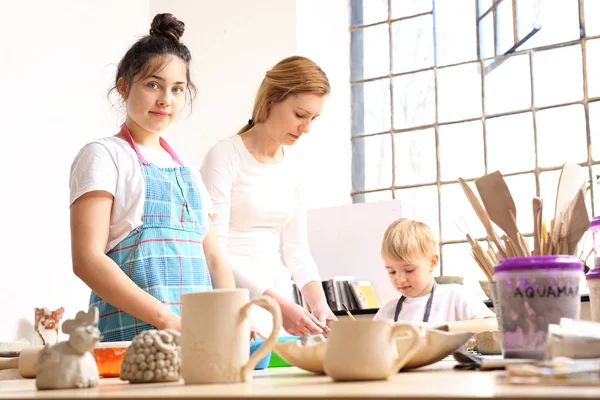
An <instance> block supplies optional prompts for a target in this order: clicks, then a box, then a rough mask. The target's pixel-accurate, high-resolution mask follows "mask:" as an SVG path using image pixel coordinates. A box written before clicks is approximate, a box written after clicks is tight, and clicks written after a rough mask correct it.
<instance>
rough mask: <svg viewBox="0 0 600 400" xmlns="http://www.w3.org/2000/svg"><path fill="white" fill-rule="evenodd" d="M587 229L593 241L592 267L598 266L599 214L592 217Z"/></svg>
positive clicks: (599, 246)
mask: <svg viewBox="0 0 600 400" xmlns="http://www.w3.org/2000/svg"><path fill="white" fill-rule="evenodd" d="M589 231H590V232H592V239H593V241H594V268H600V216H598V217H594V218H593V219H592V222H590V229H589Z"/></svg>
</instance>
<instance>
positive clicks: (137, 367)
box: [119, 329, 181, 383]
mask: <svg viewBox="0 0 600 400" xmlns="http://www.w3.org/2000/svg"><path fill="white" fill-rule="evenodd" d="M179 338H180V333H179V332H177V331H174V330H171V329H166V330H163V331H157V330H149V331H144V332H142V333H140V334H139V335H137V336H136V337H135V338H134V339H133V341H132V342H131V345H130V346H129V347H128V348H127V351H126V352H125V357H124V358H123V363H122V364H121V373H120V376H119V377H120V378H121V380H124V381H129V382H131V383H147V382H169V381H178V380H179V379H181V374H180V371H179V367H180V364H181V345H180V344H179Z"/></svg>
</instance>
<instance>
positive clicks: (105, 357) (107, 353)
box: [94, 342, 131, 378]
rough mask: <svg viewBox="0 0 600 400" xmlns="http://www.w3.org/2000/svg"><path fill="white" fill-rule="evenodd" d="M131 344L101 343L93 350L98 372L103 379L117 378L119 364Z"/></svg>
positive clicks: (119, 371) (119, 370) (119, 368)
mask: <svg viewBox="0 0 600 400" xmlns="http://www.w3.org/2000/svg"><path fill="white" fill-rule="evenodd" d="M130 344H131V342H103V343H98V344H97V345H96V347H95V348H94V357H95V358H96V364H97V365H98V372H99V373H100V376H101V377H103V378H111V377H118V376H119V374H120V373H121V363H122V362H123V357H125V352H126V351H127V347H129V345H130Z"/></svg>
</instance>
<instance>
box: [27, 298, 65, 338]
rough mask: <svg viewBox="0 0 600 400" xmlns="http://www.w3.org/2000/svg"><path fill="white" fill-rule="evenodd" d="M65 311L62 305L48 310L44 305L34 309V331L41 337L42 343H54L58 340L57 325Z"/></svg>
mask: <svg viewBox="0 0 600 400" xmlns="http://www.w3.org/2000/svg"><path fill="white" fill-rule="evenodd" d="M64 312H65V309H64V307H60V308H58V309H56V310H54V311H50V310H49V309H47V308H46V307H44V308H37V307H36V309H35V323H34V325H33V326H34V329H35V332H36V333H37V334H38V335H39V337H40V338H41V339H42V344H43V345H47V344H55V343H57V342H58V326H59V324H60V320H61V318H62V316H63V313H64Z"/></svg>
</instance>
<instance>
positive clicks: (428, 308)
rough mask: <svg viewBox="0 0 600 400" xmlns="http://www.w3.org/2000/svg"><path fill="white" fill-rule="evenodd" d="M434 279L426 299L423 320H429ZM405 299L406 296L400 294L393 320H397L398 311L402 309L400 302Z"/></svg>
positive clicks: (434, 284)
mask: <svg viewBox="0 0 600 400" xmlns="http://www.w3.org/2000/svg"><path fill="white" fill-rule="evenodd" d="M435 286H436V283H435V279H434V280H433V286H432V288H431V295H430V296H429V299H428V300H427V305H425V316H423V322H429V315H430V314H431V304H432V303H433V293H434V292H435ZM404 300H406V297H404V296H401V297H400V298H399V299H398V303H397V304H396V312H395V313H394V322H398V316H399V315H400V311H401V310H402V304H403V303H404Z"/></svg>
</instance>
